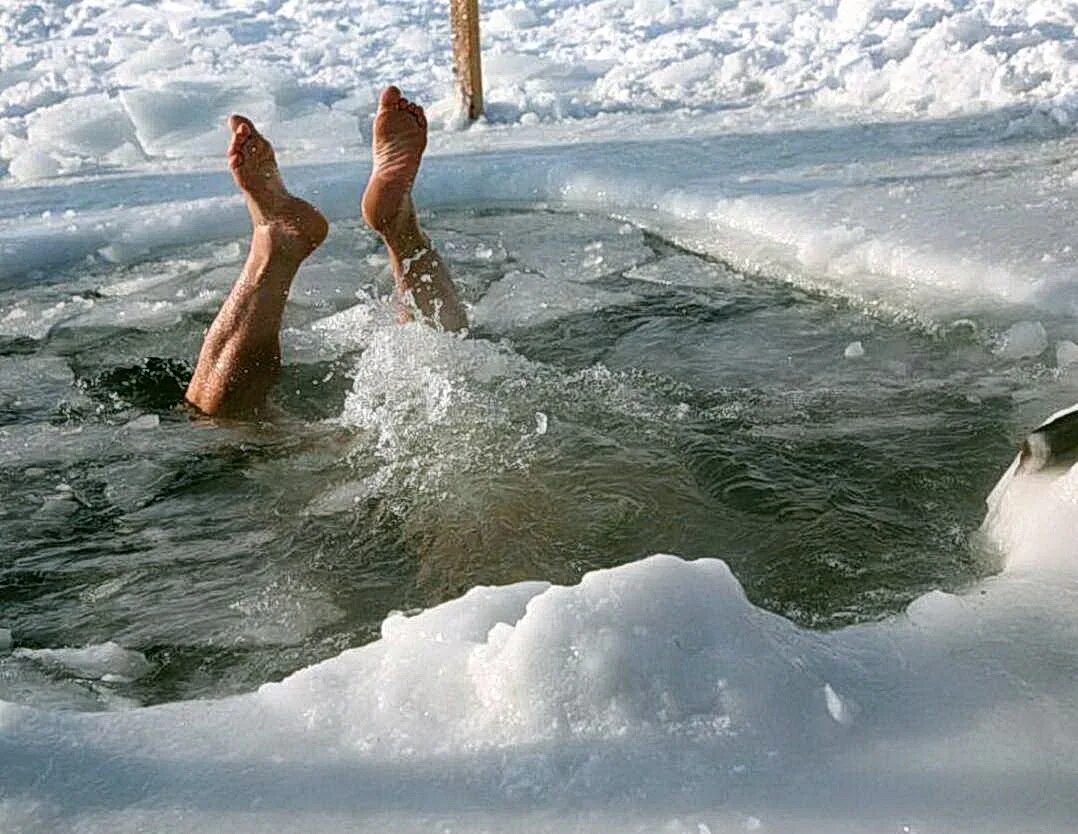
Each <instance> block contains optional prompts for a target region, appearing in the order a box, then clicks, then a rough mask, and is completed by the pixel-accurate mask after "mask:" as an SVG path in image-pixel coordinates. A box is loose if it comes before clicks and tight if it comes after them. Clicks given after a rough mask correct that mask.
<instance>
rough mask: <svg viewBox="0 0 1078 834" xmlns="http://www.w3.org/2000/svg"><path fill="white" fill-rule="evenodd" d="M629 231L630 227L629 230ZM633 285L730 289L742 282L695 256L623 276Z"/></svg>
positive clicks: (679, 257)
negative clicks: (647, 283)
mask: <svg viewBox="0 0 1078 834" xmlns="http://www.w3.org/2000/svg"><path fill="white" fill-rule="evenodd" d="M629 228H630V229H632V227H631V226H630V227H629ZM625 277H626V278H632V279H633V280H634V281H651V282H653V283H656V284H667V285H669V286H676V287H703V288H705V289H706V288H712V289H716V288H721V289H731V288H734V287H739V286H743V285H744V280H743V279H742V278H741V277H740V276H739V275H738V274H737V273H735V272H732V271H730V270H729V269H727V268H726V267H724V266H722V265H720V264H717V263H715V262H714V261H709V260H706V259H704V258H700V257H697V256H696V255H683V254H678V255H671V256H670V257H667V258H663V259H662V260H658V261H654V262H653V263H649V264H644V265H643V266H638V267H636V268H635V269H631V270H629V271H628V272H626V273H625Z"/></svg>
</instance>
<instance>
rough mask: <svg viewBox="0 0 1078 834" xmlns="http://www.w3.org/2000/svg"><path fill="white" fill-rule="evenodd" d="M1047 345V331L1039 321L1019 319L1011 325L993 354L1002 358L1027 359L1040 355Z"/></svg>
mask: <svg viewBox="0 0 1078 834" xmlns="http://www.w3.org/2000/svg"><path fill="white" fill-rule="evenodd" d="M1047 347H1048V332H1047V331H1046V330H1045V329H1044V325H1043V324H1041V323H1040V322H1039V321H1020V322H1018V323H1017V324H1013V325H1011V326H1010V327H1009V328H1008V329H1007V332H1005V333H1004V334H1003V336H1002V337H1001V339H1000V342H999V344H998V345H997V346H996V349H995V354H996V355H997V356H999V357H1001V358H1003V359H1029V358H1032V357H1034V356H1040V355H1041V354H1042V353H1044V351H1045V349H1046V348H1047Z"/></svg>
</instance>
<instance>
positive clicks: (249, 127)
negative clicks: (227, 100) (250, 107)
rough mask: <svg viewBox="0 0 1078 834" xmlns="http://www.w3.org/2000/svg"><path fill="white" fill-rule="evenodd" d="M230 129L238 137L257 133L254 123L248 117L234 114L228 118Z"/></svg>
mask: <svg viewBox="0 0 1078 834" xmlns="http://www.w3.org/2000/svg"><path fill="white" fill-rule="evenodd" d="M228 129H229V130H231V131H232V132H233V133H234V134H236V135H243V136H246V135H248V134H250V133H254V132H255V126H254V123H253V122H252V121H251V120H250V119H248V118H247V117H246V116H241V115H240V114H239V113H233V114H232V115H231V116H229V117H228Z"/></svg>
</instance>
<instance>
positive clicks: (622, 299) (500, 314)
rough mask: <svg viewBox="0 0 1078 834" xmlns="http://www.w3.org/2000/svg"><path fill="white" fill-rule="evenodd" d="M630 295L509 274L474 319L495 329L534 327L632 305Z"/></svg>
mask: <svg viewBox="0 0 1078 834" xmlns="http://www.w3.org/2000/svg"><path fill="white" fill-rule="evenodd" d="M635 300H636V296H634V295H632V294H631V293H627V292H613V291H610V290H599V289H592V288H589V287H586V286H582V285H580V284H578V283H576V282H575V281H567V280H564V279H560V278H549V277H546V276H543V275H535V274H533V273H528V272H510V273H509V274H507V275H506V276H505V277H504V278H502V279H501V280H500V281H496V282H495V283H494V284H492V285H491V287H490V289H489V290H487V294H486V295H484V296H483V298H482V299H480V301H479V303H478V304H476V305H475V308H474V310H473V311H472V320H473V321H474V322H475V323H476V324H482V325H484V326H486V327H490V328H491V329H494V330H509V329H512V328H521V327H535V326H537V325H540V324H545V323H547V322H550V321H554V320H556V319H560V318H565V317H566V316H571V315H575V314H579V313H594V312H596V311H598V310H602V309H604V308H606V307H616V306H619V305H624V304H632V303H633V302H634V301H635Z"/></svg>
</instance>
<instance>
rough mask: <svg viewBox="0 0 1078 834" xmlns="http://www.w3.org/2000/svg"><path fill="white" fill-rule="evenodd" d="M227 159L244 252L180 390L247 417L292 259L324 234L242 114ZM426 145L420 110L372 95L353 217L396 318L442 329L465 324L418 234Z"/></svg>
mask: <svg viewBox="0 0 1078 834" xmlns="http://www.w3.org/2000/svg"><path fill="white" fill-rule="evenodd" d="M229 128H230V129H231V130H232V141H231V143H230V145H229V148H228V164H229V168H231V170H232V176H233V178H234V179H235V180H236V184H237V185H238V186H239V187H240V189H241V190H242V191H243V193H244V195H245V197H246V198H247V208H248V209H249V210H250V213H251V223H252V226H253V227H254V228H253V232H252V235H251V250H250V253H249V254H248V256H247V262H246V263H245V265H244V267H243V272H242V273H241V274H240V277H239V278H238V279H237V280H236V283H235V285H234V286H233V287H232V291H231V292H230V293H229V296H228V298H227V299H226V300H225V302H224V304H223V305H222V306H221V310H220V312H218V314H217V317H216V318H215V319H214V321H213V324H212V325H210V329H209V331H208V332H207V333H206V338H205V340H204V341H203V343H202V349H201V351H200V352H199V356H198V364H197V366H196V368H195V372H194V375H193V376H192V377H191V383H190V385H189V386H188V388H187V401H188V402H189V403H191V404H192V405H194V406H195V407H196V408H198V409H199V410H200V411H202V412H203V413H205V414H209V415H217V416H222V417H244V416H252V415H253V416H257V415H258V414H259V412H260V411H261V410H262V409H263V407H264V404H265V401H266V395H267V394H268V393H269V391H270V389H271V388H272V387H273V384H274V383H275V382H276V380H277V377H278V375H279V372H280V368H281V344H280V336H279V333H280V328H281V316H282V314H283V312H284V306H285V302H286V301H287V299H288V292H289V289H290V288H291V286H292V280H293V279H294V278H295V276H296V272H297V271H298V270H299V267H300V264H302V263H303V261H304V260H305V259H306V258H307V256H309V255H310V254H311V253H312V252H314V250H315V249H317V248H318V246H319V245H320V244H321V243H322V241H323V240H325V237H326V234H327V233H328V231H329V225H328V224H327V223H326V219H325V218H324V217H323V216H322V214H321V213H320V212H319V211H318V209H316V208H315V207H314V206H312V205H311V204H310V203H308V202H306V201H304V200H301V199H299V198H298V197H294V196H292V195H291V194H289V193H288V190H287V189H286V188H285V185H284V181H283V180H282V179H281V174H280V171H279V170H278V169H277V160H276V157H275V156H274V153H273V148H272V147H271V146H270V144H269V142H268V141H266V139H265V138H264V137H263V136H261V135H260V134H259V133H258V131H257V130H256V129H255V127H254V125H253V124H252V123H251V122H250V120H248V119H246V118H244V117H243V116H231V117H230V118H229ZM426 146H427V121H426V118H425V116H424V115H423V110H422V108H420V107H418V106H417V105H415V104H412V103H411V102H409V101H408V100H407V99H405V98H403V97H402V96H401V93H400V90H398V89H397V88H396V87H389V88H387V89H386V90H385V91H384V92H383V93H382V98H381V102H380V104H379V108H378V115H377V116H376V117H375V120H374V141H373V152H374V161H373V168H372V171H371V177H370V180H369V181H368V183H367V188H366V190H365V191H364V193H363V203H362V211H363V218H364V220H366V221H367V223H368V224H369V225H370V226H371V228H372V229H374V230H375V231H376V232H378V234H380V235H381V236H382V239H383V240H384V241H385V243H386V248H387V249H388V250H389V261H390V266H391V267H392V269H393V276H394V279H395V282H396V295H397V304H398V309H399V318H400V320H401V321H411V320H413V319H418V320H420V321H423V322H425V323H427V324H430V325H432V326H434V327H437V328H439V329H442V330H447V331H456V330H461V329H463V328H464V327H465V326H467V319H466V317H465V313H464V308H463V307H462V306H461V303H460V301H459V299H458V298H457V294H456V290H455V289H454V287H453V282H452V279H451V278H450V275H449V270H448V268H447V267H446V264H445V261H444V260H443V259H442V258H441V256H439V255H438V253H437V252H436V251H435V249H434V247H433V245H432V244H431V242H430V239H429V238H428V237H427V236H426V235H425V234H424V233H423V230H422V229H421V228H420V226H419V219H418V218H417V217H416V211H415V204H414V203H413V202H412V184H413V183H414V182H415V178H416V174H417V173H418V172H419V163H420V160H421V159H422V156H423V150H424V149H425V148H426Z"/></svg>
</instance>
